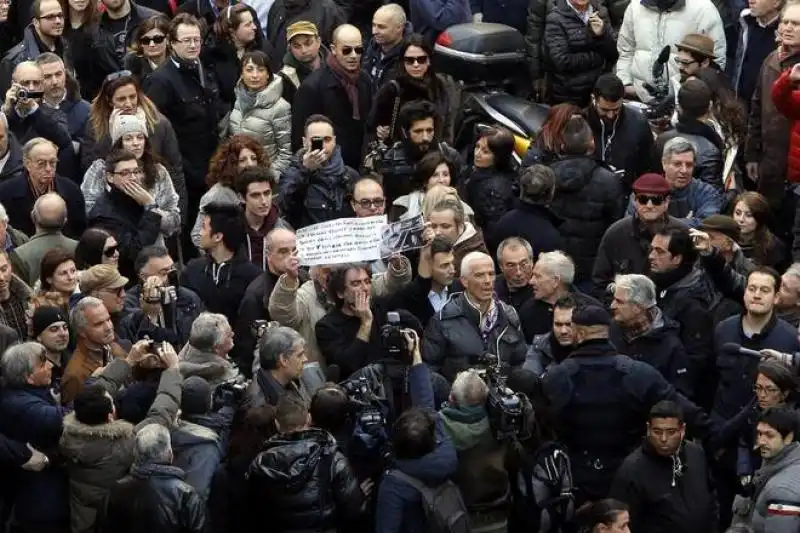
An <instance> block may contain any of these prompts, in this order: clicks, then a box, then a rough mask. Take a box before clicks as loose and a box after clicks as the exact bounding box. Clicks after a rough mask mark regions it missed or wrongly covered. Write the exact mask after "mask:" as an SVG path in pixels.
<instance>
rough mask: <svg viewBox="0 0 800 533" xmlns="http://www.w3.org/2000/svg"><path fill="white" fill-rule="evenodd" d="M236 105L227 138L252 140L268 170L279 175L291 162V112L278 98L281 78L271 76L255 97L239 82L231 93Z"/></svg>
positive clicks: (280, 98)
mask: <svg viewBox="0 0 800 533" xmlns="http://www.w3.org/2000/svg"><path fill="white" fill-rule="evenodd" d="M234 93H235V94H236V103H235V104H234V105H233V110H232V111H231V114H230V118H229V131H228V133H230V134H231V135H238V134H241V133H244V134H247V135H250V136H251V137H255V138H256V139H258V141H259V142H260V143H261V145H262V146H263V147H264V150H265V151H266V153H267V156H268V157H269V161H271V163H270V169H271V170H272V171H273V172H275V174H276V175H278V176H279V175H280V174H281V173H282V172H283V171H284V170H286V168H287V167H288V166H289V162H290V160H291V158H292V109H291V107H290V106H289V103H288V102H287V101H286V100H284V99H283V98H282V96H281V95H282V93H283V78H282V77H280V76H273V77H272V80H271V81H270V82H269V84H268V85H267V86H266V87H265V88H264V89H262V90H261V91H259V92H258V93H256V94H252V93H251V92H250V91H249V90H247V89H246V88H245V87H244V85H243V84H242V82H241V81H240V82H239V83H238V84H237V85H236V88H235V89H234Z"/></svg>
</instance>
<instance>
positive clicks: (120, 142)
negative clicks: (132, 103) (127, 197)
mask: <svg viewBox="0 0 800 533" xmlns="http://www.w3.org/2000/svg"><path fill="white" fill-rule="evenodd" d="M112 115H114V124H113V126H112V128H111V140H112V141H113V143H114V144H113V148H114V149H115V150H120V149H122V150H127V151H129V152H131V153H132V154H133V155H135V156H136V159H137V160H139V161H141V162H142V168H143V170H144V177H143V179H142V186H143V187H144V188H145V189H146V190H147V191H148V192H149V193H150V194H152V195H153V199H154V200H155V202H156V205H157V206H158V207H157V208H156V209H155V210H154V211H156V212H157V213H158V214H159V215H161V233H162V234H163V235H164V237H169V236H170V235H172V234H174V233H175V232H177V231H178V230H179V229H180V227H181V213H184V216H185V213H186V205H185V204H183V205H179V204H180V203H181V202H180V200H181V199H180V198H178V194H177V193H176V192H175V187H174V185H173V183H172V179H171V177H170V175H169V172H168V171H167V169H166V168H164V166H163V165H162V164H161V163H160V162H159V158H158V157H157V156H156V155H155V154H153V149H152V147H151V146H150V140H149V138H148V131H147V127H146V126H145V124H144V123H143V122H142V121H141V120H139V119H138V118H137V117H136V116H135V115H121V114H118V113H117V112H116V111H115V112H114V113H112ZM106 185H107V183H106V161H105V159H98V160H96V161H95V162H94V163H92V166H90V167H89V169H88V170H87V171H86V174H85V175H84V177H83V183H81V192H82V193H83V198H84V200H85V202H86V214H87V215H88V214H89V213H90V212H91V211H92V208H93V207H94V204H95V202H97V200H98V198H100V197H101V196H102V195H103V192H104V190H105V188H106ZM184 200H185V198H184Z"/></svg>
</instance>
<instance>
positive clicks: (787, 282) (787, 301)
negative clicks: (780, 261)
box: [775, 263, 800, 327]
mask: <svg viewBox="0 0 800 533" xmlns="http://www.w3.org/2000/svg"><path fill="white" fill-rule="evenodd" d="M775 309H776V310H777V311H778V316H779V317H780V318H782V319H784V320H785V321H787V322H789V323H790V324H792V325H793V326H794V327H798V325H800V263H793V264H792V266H790V267H789V268H788V269H787V270H786V272H784V273H783V275H782V276H781V288H780V290H779V291H778V303H777V304H776V305H775Z"/></svg>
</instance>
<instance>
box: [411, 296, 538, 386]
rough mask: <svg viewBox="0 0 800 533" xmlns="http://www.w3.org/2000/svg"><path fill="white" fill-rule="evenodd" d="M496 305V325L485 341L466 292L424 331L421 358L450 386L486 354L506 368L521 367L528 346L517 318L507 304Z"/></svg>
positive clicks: (476, 314) (453, 299)
mask: <svg viewBox="0 0 800 533" xmlns="http://www.w3.org/2000/svg"><path fill="white" fill-rule="evenodd" d="M495 305H497V306H499V307H498V309H497V322H496V324H495V326H494V328H492V331H491V332H490V333H489V335H488V336H487V337H486V339H485V340H484V338H483V337H482V335H481V332H480V331H479V329H478V328H479V321H480V317H479V316H478V314H479V313H478V310H477V309H475V308H474V307H472V305H471V304H470V303H469V302H468V301H467V298H466V296H465V293H459V294H456V295H454V296H453V297H451V298H450V300H449V301H448V302H447V303H446V304H445V306H444V307H442V309H441V310H440V311H439V312H438V313H437V314H435V315H434V316H433V318H432V319H431V320H430V322H428V327H426V328H425V341H424V342H423V343H422V358H423V359H424V360H425V362H426V363H427V364H428V366H430V367H431V369H432V370H433V371H435V372H438V373H440V374H441V375H443V376H444V377H445V378H447V380H448V381H450V382H451V383H452V382H453V380H454V379H455V377H456V375H457V374H458V373H459V372H461V371H462V370H466V369H467V368H469V367H472V366H475V365H477V364H481V360H482V359H483V356H485V355H486V354H494V355H497V356H498V357H499V358H500V360H501V361H502V362H503V363H504V364H506V365H509V366H512V367H516V366H522V364H523V363H524V362H525V354H526V353H527V346H526V345H525V336H524V335H523V334H522V329H521V328H520V322H519V316H517V312H516V311H515V310H514V308H513V307H511V306H510V305H507V304H504V303H503V302H501V301H499V300H495ZM483 364H485V362H484V363H483Z"/></svg>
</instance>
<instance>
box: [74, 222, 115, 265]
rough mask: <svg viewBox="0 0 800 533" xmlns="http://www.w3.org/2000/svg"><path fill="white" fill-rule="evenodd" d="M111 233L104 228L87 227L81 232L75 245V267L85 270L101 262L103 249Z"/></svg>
mask: <svg viewBox="0 0 800 533" xmlns="http://www.w3.org/2000/svg"><path fill="white" fill-rule="evenodd" d="M109 237H111V234H110V233H108V232H107V231H106V230H104V229H100V228H89V229H87V230H86V231H84V232H83V235H81V238H80V239H79V240H78V245H77V246H76V247H75V267H76V268H77V269H78V270H86V269H87V268H89V267H92V266H94V265H100V264H102V263H103V250H104V249H105V247H106V241H107V240H108V238H109Z"/></svg>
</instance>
